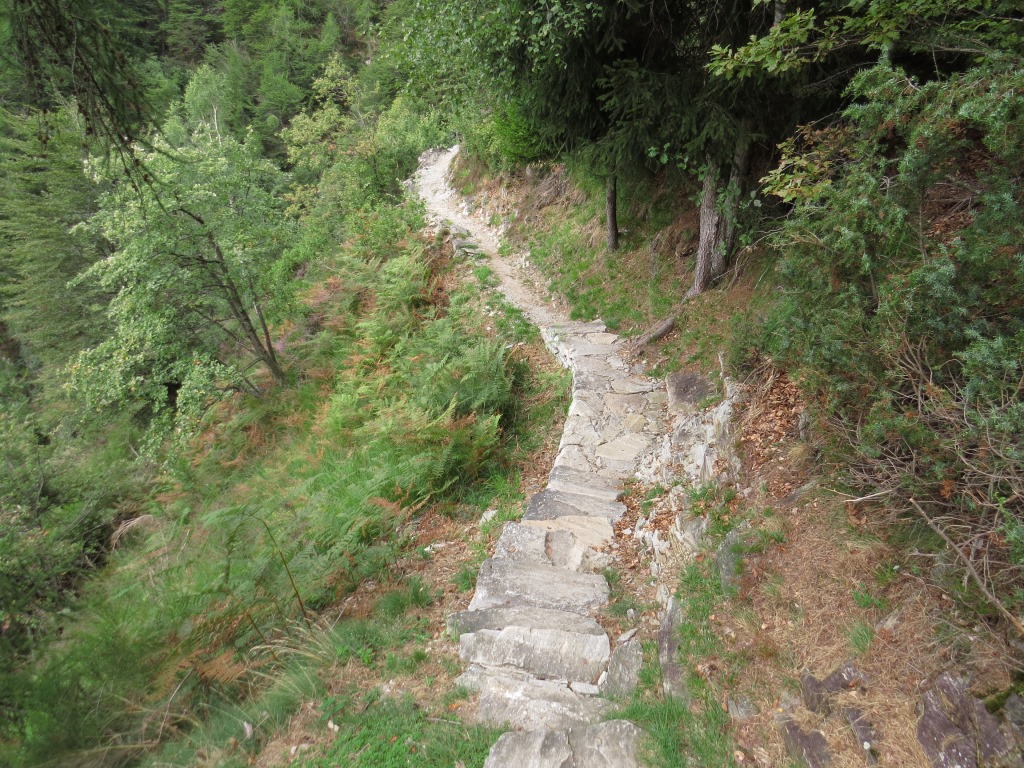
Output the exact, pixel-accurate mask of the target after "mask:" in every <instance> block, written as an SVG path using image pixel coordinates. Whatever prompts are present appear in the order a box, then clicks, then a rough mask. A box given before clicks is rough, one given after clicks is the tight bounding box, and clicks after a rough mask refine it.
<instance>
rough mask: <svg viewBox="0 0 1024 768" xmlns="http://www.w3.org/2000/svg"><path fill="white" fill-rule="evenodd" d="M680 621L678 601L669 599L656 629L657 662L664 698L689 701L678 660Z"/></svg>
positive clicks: (681, 617)
mask: <svg viewBox="0 0 1024 768" xmlns="http://www.w3.org/2000/svg"><path fill="white" fill-rule="evenodd" d="M682 620H683V612H682V608H681V606H680V605H679V601H678V600H677V599H676V598H675V597H670V598H669V600H668V605H667V606H666V608H665V613H664V615H663V616H662V617H661V626H660V627H659V628H658V661H659V662H660V663H661V687H662V691H663V692H664V694H665V696H667V697H668V698H673V699H680V700H682V701H689V700H690V691H689V689H688V688H687V686H686V677H685V675H684V674H683V666H682V663H681V662H680V660H679V625H680V623H682Z"/></svg>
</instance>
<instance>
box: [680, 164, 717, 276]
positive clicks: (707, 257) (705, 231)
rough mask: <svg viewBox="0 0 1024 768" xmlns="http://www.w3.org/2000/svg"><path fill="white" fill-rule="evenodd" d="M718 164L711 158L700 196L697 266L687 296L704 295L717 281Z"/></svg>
mask: <svg viewBox="0 0 1024 768" xmlns="http://www.w3.org/2000/svg"><path fill="white" fill-rule="evenodd" d="M718 175H719V170H718V163H716V162H715V161H714V160H711V159H710V158H709V160H708V169H707V174H706V175H705V176H704V188H703V190H702V191H701V195H700V239H699V240H698V241H697V264H696V266H695V267H694V272H693V286H692V287H691V288H690V290H689V291H687V293H686V295H687V296H696V295H697V294H699V293H703V292H704V291H706V290H707V288H708V286H709V285H711V281H712V280H714V279H715V274H714V271H715V267H716V266H717V264H716V262H717V261H718V259H717V258H716V251H717V250H718V249H719V246H720V245H721V234H722V233H721V229H722V216H721V214H720V213H719V211H718Z"/></svg>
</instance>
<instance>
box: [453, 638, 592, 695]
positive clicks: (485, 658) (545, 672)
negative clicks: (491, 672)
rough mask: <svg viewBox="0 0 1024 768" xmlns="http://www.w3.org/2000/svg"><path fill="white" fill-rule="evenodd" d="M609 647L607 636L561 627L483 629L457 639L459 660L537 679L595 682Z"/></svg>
mask: <svg viewBox="0 0 1024 768" xmlns="http://www.w3.org/2000/svg"><path fill="white" fill-rule="evenodd" d="M610 654H611V648H610V647H609V643H608V636H607V635H604V634H601V635H591V634H585V633H584V634H578V633H576V632H566V631H564V630H561V629H533V628H530V627H517V626H511V627H505V628H504V629H502V630H495V629H482V630H480V631H479V632H474V633H472V634H465V635H462V636H461V637H460V638H459V655H460V656H461V657H462V660H463V661H465V662H468V663H473V664H482V665H485V666H491V667H501V666H508V667H515V668H516V669H522V670H525V671H526V672H529V673H530V674H532V675H535V676H536V677H540V678H547V679H555V680H580V681H582V682H585V683H596V682H597V679H598V678H599V677H600V676H601V673H602V672H603V671H604V669H605V666H606V665H607V664H608V657H609V656H610Z"/></svg>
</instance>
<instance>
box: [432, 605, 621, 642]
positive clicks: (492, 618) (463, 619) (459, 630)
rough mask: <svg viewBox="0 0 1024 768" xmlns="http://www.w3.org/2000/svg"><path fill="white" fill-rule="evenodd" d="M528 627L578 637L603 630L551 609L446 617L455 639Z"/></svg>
mask: <svg viewBox="0 0 1024 768" xmlns="http://www.w3.org/2000/svg"><path fill="white" fill-rule="evenodd" d="M505 627H528V628H532V629H560V630H563V631H565V632H575V633H576V634H579V635H604V634H605V631H604V629H603V628H602V627H601V625H600V624H598V623H597V622H596V621H595V620H594V619H592V618H590V617H589V616H581V615H580V614H578V613H568V612H567V611H558V610H555V609H553V608H534V607H533V606H529V605H509V606H502V607H500V608H485V609H483V610H479V611H459V612H458V613H453V614H452V615H451V616H450V617H449V618H448V630H449V631H450V632H451V634H453V635H455V636H456V637H458V636H459V635H463V634H466V633H467V632H479V631H480V630H481V629H499V630H500V629H505Z"/></svg>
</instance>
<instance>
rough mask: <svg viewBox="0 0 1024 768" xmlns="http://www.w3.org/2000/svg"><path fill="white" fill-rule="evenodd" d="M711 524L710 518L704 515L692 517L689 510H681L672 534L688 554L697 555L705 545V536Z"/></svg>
mask: <svg viewBox="0 0 1024 768" xmlns="http://www.w3.org/2000/svg"><path fill="white" fill-rule="evenodd" d="M709 525H710V523H709V521H708V518H706V517H704V516H702V515H699V516H696V517H691V516H690V514H689V512H680V513H679V515H678V516H677V517H676V525H675V528H673V530H672V535H673V536H674V537H675V539H676V541H678V542H679V543H680V544H681V545H682V546H683V548H684V549H685V550H686V552H687V553H688V554H691V555H695V554H697V553H698V552H700V550H701V549H703V547H704V537H705V535H706V534H707V532H708V526H709Z"/></svg>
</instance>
